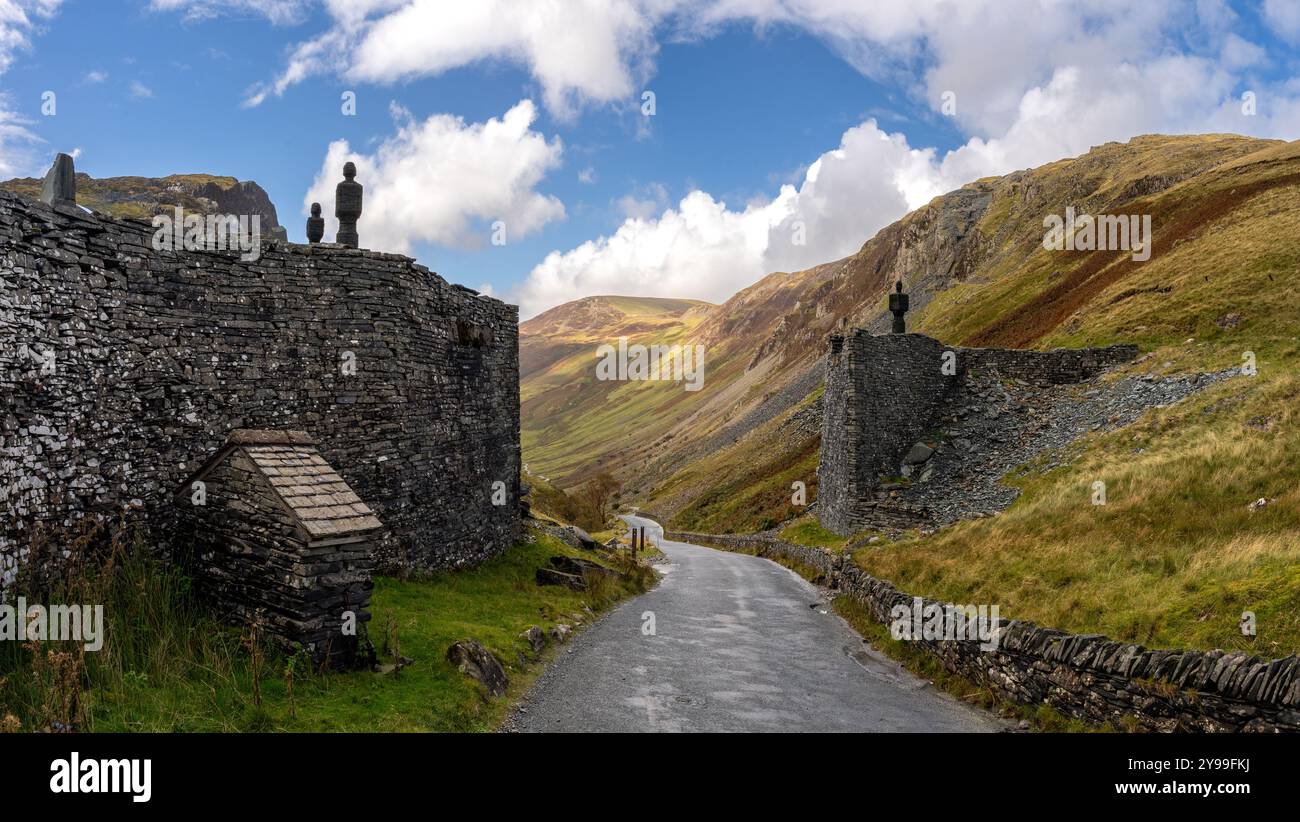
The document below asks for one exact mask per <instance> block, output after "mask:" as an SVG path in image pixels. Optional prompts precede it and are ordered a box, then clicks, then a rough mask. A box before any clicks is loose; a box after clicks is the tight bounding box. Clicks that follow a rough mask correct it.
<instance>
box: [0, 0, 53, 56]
mask: <svg viewBox="0 0 1300 822" xmlns="http://www.w3.org/2000/svg"><path fill="white" fill-rule="evenodd" d="M62 3H63V0H0V74H3V73H4V72H6V71H8V70H9V67H10V66H11V65H13V62H14V53H15V52H18V51H23V50H27V49H30V48H31V47H32V41H31V36H32V34H33V33H34V32H35V31H37V30H38V29H39V27H40V23H41V21H42V20H48V19H49V18H51V17H53V16H54V13H55V12H56V11H58V10H59V6H60V5H62Z"/></svg>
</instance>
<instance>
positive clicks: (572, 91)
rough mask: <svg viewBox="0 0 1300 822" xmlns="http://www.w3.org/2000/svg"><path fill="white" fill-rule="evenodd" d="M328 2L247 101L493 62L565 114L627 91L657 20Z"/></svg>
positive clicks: (571, 10)
mask: <svg viewBox="0 0 1300 822" xmlns="http://www.w3.org/2000/svg"><path fill="white" fill-rule="evenodd" d="M169 1H172V2H176V1H178V0H169ZM326 5H327V8H328V10H329V12H330V14H331V15H332V17H333V18H334V25H333V26H332V27H331V28H330V29H329V30H327V31H326V32H325V33H323V34H321V35H320V36H318V37H316V38H314V39H312V40H309V41H306V42H304V43H301V44H299V45H298V46H296V47H295V48H294V49H293V50H292V51H291V53H290V56H289V59H288V63H287V65H286V66H285V68H284V69H283V70H282V71H281V72H280V73H279V74H278V75H277V76H276V77H275V79H274V80H272V81H271V82H269V83H266V84H263V85H259V86H257V87H256V88H254V89H253V90H252V92H251V93H250V95H249V97H248V99H247V104H249V105H259V104H261V103H262V102H263V101H264V100H266V98H267V97H268V96H270V95H273V94H274V95H281V94H283V93H284V92H285V91H286V90H287V89H288V88H289V87H291V86H293V85H295V84H296V83H298V82H301V81H302V80H304V79H306V78H307V77H310V76H311V75H313V74H318V73H321V72H323V71H334V72H336V73H339V74H342V75H344V76H345V77H346V78H347V79H349V80H353V81H360V82H373V83H391V82H395V81H399V80H406V79H412V78H418V77H426V76H432V75H437V74H441V73H443V72H445V71H448V70H450V69H454V68H458V67H461V66H465V65H469V64H471V63H476V62H479V61H484V60H495V61H505V62H512V63H516V64H519V65H522V66H523V67H524V68H526V69H527V70H528V71H530V72H531V73H532V75H533V76H534V77H535V78H536V79H537V81H538V82H539V83H540V85H541V88H542V98H543V100H544V102H545V104H546V106H547V108H548V109H549V110H550V111H552V112H553V113H555V114H557V115H560V116H568V115H571V114H572V113H573V112H574V111H575V110H576V108H577V107H578V106H580V105H582V104H583V103H585V102H588V101H595V102H599V103H606V102H609V101H612V100H618V99H621V98H626V97H628V96H629V95H630V94H631V93H632V92H633V91H634V80H635V79H636V78H637V77H639V76H643V75H644V74H645V73H646V70H647V64H648V60H649V57H650V55H652V54H653V52H654V50H655V43H654V40H653V38H652V36H651V35H652V31H653V28H654V24H655V21H656V20H657V19H658V18H659V15H658V14H655V13H653V10H652V7H653V6H654V5H656V4H655V3H648V4H647V3H643V2H636V1H635V0H566V2H563V3H537V2H534V1H533V0H475V2H470V3H445V2H440V0H406V2H400V1H395V0H356V1H355V2H344V1H343V0H334V2H330V3H327V4H326ZM664 5H669V3H665V4H664Z"/></svg>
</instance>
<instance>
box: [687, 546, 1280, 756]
mask: <svg viewBox="0 0 1300 822" xmlns="http://www.w3.org/2000/svg"><path fill="white" fill-rule="evenodd" d="M664 535H665V536H666V537H667V538H668V539H674V540H683V541H687V542H694V543H699V544H703V545H714V546H718V547H721V548H727V549H732V550H740V551H744V552H745V553H755V554H757V555H758V556H761V557H766V558H768V559H773V560H779V561H785V562H787V563H790V564H792V565H795V566H796V567H801V568H803V569H806V570H808V571H811V572H813V574H814V575H815V576H817V577H818V581H819V582H821V583H823V584H825V585H827V586H828V587H830V588H832V589H835V590H837V591H839V592H841V593H842V594H844V595H845V596H848V597H850V598H852V599H853V600H854V601H856V602H857V603H859V604H860V605H862V606H863V607H864V608H865V609H866V611H867V613H869V614H870V615H871V617H872V618H873V619H875V620H876V622H879V623H882V624H885V625H888V624H889V623H890V622H891V619H892V616H891V614H892V612H893V609H894V608H896V607H899V606H901V607H903V608H906V609H909V610H910V609H912V608H913V607H914V605H915V601H916V600H917V599H919V600H920V607H921V608H922V609H924V608H926V607H927V606H931V605H937V606H940V607H942V606H943V605H944V604H945V603H941V602H938V601H937V600H932V599H928V598H924V597H920V598H918V597H913V596H912V595H910V594H907V593H904V592H902V591H899V590H898V589H897V588H895V587H894V586H893V585H892V584H890V583H888V582H886V581H884V580H880V579H877V578H875V577H873V576H871V575H870V574H868V573H866V572H865V571H863V570H862V569H861V568H860V567H859V566H858V565H857V564H856V563H854V562H853V560H852V558H851V557H848V556H845V555H843V554H832V553H831V552H829V551H827V550H825V549H823V548H816V547H810V546H805V545H795V544H793V543H789V542H785V541H783V540H780V539H778V538H776V537H775V536H773V535H771V534H753V535H747V534H695V533H688V532H680V531H666V532H665V534H664ZM999 626H1000V636H999V640H998V643H997V647H996V648H993V649H991V650H986V649H984V648H981V643H980V642H978V641H975V640H969V641H968V640H942V639H933V640H927V639H918V640H916V642H917V644H918V645H919V646H920V647H921V648H923V649H924V650H925V651H926V652H927V653H929V654H932V655H933V656H934V657H936V658H937V659H938V660H939V661H940V662H941V663H942V664H943V666H944V667H945V668H946V669H948V670H949V671H952V672H954V673H957V674H960V675H961V676H963V677H965V678H966V679H968V680H971V681H973V682H976V683H978V684H981V685H984V686H986V687H988V688H990V689H991V690H993V691H994V692H996V693H997V694H998V695H999V696H1001V697H1003V698H1005V699H1007V700H1009V701H1012V702H1017V703H1021V704H1025V705H1041V704H1047V705H1051V706H1052V707H1054V708H1056V709H1057V710H1059V711H1061V712H1062V713H1064V714H1066V715H1068V716H1072V717H1076V718H1079V719H1083V720H1087V721H1089V722H1093V723H1099V724H1100V723H1112V724H1116V725H1118V726H1120V727H1128V726H1130V725H1132V724H1136V725H1137V726H1138V727H1140V728H1143V729H1146V730H1151V731H1205V732H1228V731H1248V732H1249V731H1255V732H1276V731H1300V657H1297V656H1295V655H1292V656H1288V657H1283V658H1281V659H1263V658H1261V657H1257V656H1251V655H1250V654H1247V653H1244V652H1240V651H1236V652H1229V653H1225V652H1224V651H1176V650H1153V649H1150V648H1144V647H1143V646H1141V645H1134V644H1132V643H1127V642H1117V641H1115V640H1113V639H1110V638H1108V637H1105V636H1102V635H1100V634H1073V633H1069V632H1067V631H1058V630H1054V629H1052V628H1040V627H1039V626H1037V625H1035V624H1034V623H1032V622H1022V621H1020V620H1007V619H1000V620H999Z"/></svg>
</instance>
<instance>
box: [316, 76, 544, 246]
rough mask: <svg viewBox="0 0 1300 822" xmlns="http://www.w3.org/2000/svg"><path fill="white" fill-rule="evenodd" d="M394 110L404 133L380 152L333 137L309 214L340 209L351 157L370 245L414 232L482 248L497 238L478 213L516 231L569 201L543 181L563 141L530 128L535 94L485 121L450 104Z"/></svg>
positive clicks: (411, 238) (402, 241)
mask: <svg viewBox="0 0 1300 822" xmlns="http://www.w3.org/2000/svg"><path fill="white" fill-rule="evenodd" d="M393 114H394V118H395V121H396V125H397V131H396V133H395V134H393V135H392V136H391V137H389V138H387V139H386V140H384V141H383V142H382V143H381V144H380V145H379V146H378V148H377V149H376V151H375V152H374V153H372V154H364V153H361V152H358V151H354V150H353V149H352V147H351V146H350V145H349V144H348V142H347V141H346V140H337V141H335V142H333V143H331V144H330V146H329V149H328V151H326V153H325V158H324V160H323V161H322V163H321V167H320V171H319V172H318V173H317V174H316V178H315V180H314V182H313V183H312V185H311V188H310V189H309V190H308V192H307V195H306V197H305V198H304V199H303V214H304V215H305V214H307V213H308V209H309V208H310V204H311V203H313V202H319V203H320V204H321V208H322V211H323V213H324V214H325V215H327V218H328V216H329V215H332V214H333V213H334V187H335V185H336V184H337V183H338V181H339V180H341V179H343V174H342V172H343V164H344V163H345V162H347V161H349V160H350V161H352V162H354V163H356V165H357V181H358V182H360V183H361V184H362V185H364V186H365V187H366V188H365V202H364V206H363V207H364V209H365V222H364V226H363V228H362V240H363V243H364V245H365V246H366V247H367V248H375V249H380V250H383V251H394V252H402V253H405V252H409V251H410V248H411V244H412V243H414V242H432V243H438V244H440V245H444V246H452V247H460V248H474V247H479V246H481V245H483V244H484V243H485V242H486V241H487V240H488V239H489V237H488V233H487V231H486V230H483V229H480V228H479V227H478V226H476V225H474V223H475V222H482V221H488V222H493V223H494V222H496V221H498V220H499V221H501V222H502V223H503V224H504V229H505V232H506V239H507V241H511V240H513V239H517V238H519V237H523V236H526V235H528V234H531V233H533V232H535V231H537V230H539V229H540V228H541V227H542V226H543V225H545V224H547V223H549V222H551V221H553V220H559V219H562V218H563V217H564V205H563V203H561V202H560V201H559V200H558V199H556V198H555V197H553V196H550V195H545V194H542V193H540V192H538V191H537V190H536V186H537V184H538V183H539V182H540V181H541V180H542V178H543V177H544V176H545V175H546V173H547V172H548V171H550V170H551V169H553V168H555V167H556V166H557V165H558V164H559V162H560V156H561V153H562V145H561V143H560V140H559V139H558V138H554V139H552V140H550V141H548V140H547V139H546V137H545V136H544V135H542V134H541V133H539V132H537V131H534V130H533V129H532V128H531V126H532V123H533V120H534V119H536V117H537V109H536V107H535V106H534V104H533V102H532V101H531V100H523V101H521V102H520V103H518V104H516V105H515V106H514V107H513V108H511V109H510V110H509V111H507V112H506V113H505V115H503V116H502V117H500V118H495V117H493V118H491V119H489V120H488V121H487V122H484V123H466V122H465V121H464V120H463V119H461V118H459V117H453V116H451V115H447V114H435V115H432V116H430V117H428V118H426V119H425V120H423V121H418V120H416V119H415V118H413V117H412V116H411V115H410V113H409V112H407V111H406V110H404V109H401V108H399V107H396V106H395V107H393ZM331 225H332V221H331Z"/></svg>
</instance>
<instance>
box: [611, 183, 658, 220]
mask: <svg viewBox="0 0 1300 822" xmlns="http://www.w3.org/2000/svg"><path fill="white" fill-rule="evenodd" d="M614 205H615V206H616V207H617V208H618V211H619V213H620V214H622V215H623V216H624V217H625V218H627V219H636V220H647V219H649V218H651V217H653V216H654V215H655V214H658V213H659V212H660V211H663V210H664V209H665V208H667V207H668V189H667V188H665V187H664V185H663V183H650V184H649V185H645V186H640V187H639V188H638V189H637V190H636V191H633V192H632V193H630V194H624V195H623V196H622V197H619V198H618V199H617V200H616V201H614Z"/></svg>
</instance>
